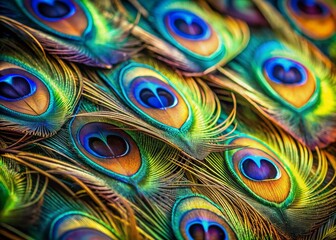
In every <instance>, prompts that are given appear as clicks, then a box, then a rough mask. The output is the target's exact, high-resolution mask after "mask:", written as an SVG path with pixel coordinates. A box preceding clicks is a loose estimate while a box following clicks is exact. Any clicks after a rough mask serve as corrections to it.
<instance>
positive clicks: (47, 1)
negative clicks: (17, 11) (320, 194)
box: [30, 0, 76, 22]
mask: <svg viewBox="0 0 336 240" xmlns="http://www.w3.org/2000/svg"><path fill="white" fill-rule="evenodd" d="M30 4H31V7H32V9H33V11H34V13H35V14H36V15H37V16H38V17H40V18H41V19H43V20H46V21H50V22H56V21H60V20H63V19H66V18H69V17H71V16H73V15H74V14H75V13H76V7H75V5H74V4H73V2H72V1H70V0H32V1H31V3H30Z"/></svg>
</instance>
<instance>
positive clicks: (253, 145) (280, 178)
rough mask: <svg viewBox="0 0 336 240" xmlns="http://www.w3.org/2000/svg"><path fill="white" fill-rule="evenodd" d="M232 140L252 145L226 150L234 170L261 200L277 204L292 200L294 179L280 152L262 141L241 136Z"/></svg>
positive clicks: (227, 157)
mask: <svg viewBox="0 0 336 240" xmlns="http://www.w3.org/2000/svg"><path fill="white" fill-rule="evenodd" d="M230 143H232V144H235V145H238V146H248V147H244V148H243V149H239V150H237V149H236V150H230V151H228V152H227V153H226V160H227V162H228V165H229V169H230V171H231V173H232V174H233V175H234V176H235V177H236V178H237V180H238V181H239V182H241V184H242V185H243V186H244V187H245V188H246V189H247V190H248V191H249V192H250V193H251V194H252V195H254V196H256V197H257V198H258V199H259V200H261V201H263V202H267V203H273V204H283V203H288V202H290V201H291V199H292V196H291V192H292V188H293V186H292V182H291V178H290V175H289V173H288V172H287V170H286V168H284V166H283V165H282V163H281V160H280V159H278V157H277V155H276V154H275V153H274V152H272V151H271V150H270V148H268V147H267V146H266V145H264V144H262V143H261V142H260V141H259V140H257V139H253V138H251V137H247V136H246V137H238V138H236V139H234V140H232V141H231V142H230Z"/></svg>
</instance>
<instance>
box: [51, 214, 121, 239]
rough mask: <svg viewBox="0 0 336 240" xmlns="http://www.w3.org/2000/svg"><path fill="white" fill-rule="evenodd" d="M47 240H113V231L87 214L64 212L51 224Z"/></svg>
mask: <svg viewBox="0 0 336 240" xmlns="http://www.w3.org/2000/svg"><path fill="white" fill-rule="evenodd" d="M49 239H52V240H72V239H79V240H88V239H97V240H109V239H115V235H114V232H113V230H110V229H109V227H107V226H105V224H104V223H103V222H101V221H100V220H98V219H96V218H95V217H93V216H91V215H90V214H88V213H85V212H80V211H68V212H65V213H63V214H61V215H59V216H58V217H56V219H55V220H54V221H53V222H52V223H51V228H50V231H49Z"/></svg>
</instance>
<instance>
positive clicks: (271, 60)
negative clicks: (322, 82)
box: [253, 41, 319, 112]
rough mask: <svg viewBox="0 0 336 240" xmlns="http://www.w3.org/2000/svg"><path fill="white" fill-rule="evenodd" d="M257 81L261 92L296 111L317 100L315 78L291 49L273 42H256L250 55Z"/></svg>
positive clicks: (316, 80)
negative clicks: (260, 43)
mask: <svg viewBox="0 0 336 240" xmlns="http://www.w3.org/2000/svg"><path fill="white" fill-rule="evenodd" d="M253 64H254V68H253V69H254V71H255V73H256V75H257V80H258V82H259V83H260V85H261V87H262V88H263V89H264V90H265V93H266V94H268V95H270V96H271V97H273V98H275V99H276V100H277V101H278V102H279V103H281V104H283V105H285V106H286V107H289V108H290V109H292V110H295V111H297V112H301V111H304V110H305V109H308V108H310V107H312V106H314V104H315V103H316V101H317V98H318V94H319V79H318V78H317V77H316V76H315V74H314V72H312V71H311V68H310V67H309V66H306V65H304V64H303V62H302V61H300V59H298V56H297V55H295V53H294V52H292V50H290V49H288V48H287V47H285V46H284V45H282V44H280V43H279V42H276V41H270V42H266V43H264V44H262V45H260V46H259V47H258V48H257V50H256V51H255V54H254V57H253Z"/></svg>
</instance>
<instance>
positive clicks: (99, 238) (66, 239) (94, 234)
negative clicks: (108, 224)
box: [58, 228, 111, 240]
mask: <svg viewBox="0 0 336 240" xmlns="http://www.w3.org/2000/svg"><path fill="white" fill-rule="evenodd" d="M58 239H59V240H74V239H76V240H93V239H94V240H110V239H111V238H110V237H109V236H107V235H106V234H105V233H103V232H100V231H98V230H96V229H91V228H77V229H73V230H69V231H67V232H65V233H63V234H62V235H61V237H60V238H58Z"/></svg>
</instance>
